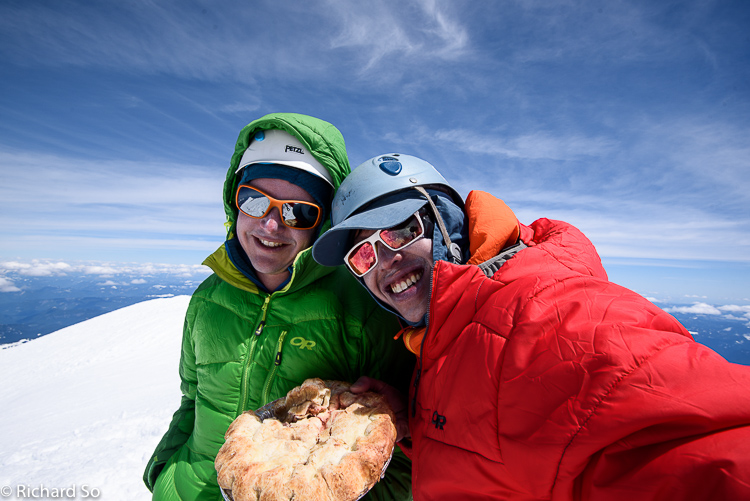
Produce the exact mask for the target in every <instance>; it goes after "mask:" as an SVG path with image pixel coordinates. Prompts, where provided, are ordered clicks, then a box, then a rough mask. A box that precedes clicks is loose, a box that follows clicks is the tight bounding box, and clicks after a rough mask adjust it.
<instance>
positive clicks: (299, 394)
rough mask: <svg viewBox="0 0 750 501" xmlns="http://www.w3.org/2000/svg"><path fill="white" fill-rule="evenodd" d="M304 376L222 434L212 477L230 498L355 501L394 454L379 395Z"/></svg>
mask: <svg viewBox="0 0 750 501" xmlns="http://www.w3.org/2000/svg"><path fill="white" fill-rule="evenodd" d="M349 387H350V385H349V384H348V383H344V382H341V381H323V380H321V379H308V380H306V381H305V382H304V383H302V385H301V386H298V387H297V388H294V389H292V390H291V391H290V392H289V393H288V394H287V396H286V397H285V398H281V399H279V400H276V401H274V402H271V403H270V404H268V405H266V406H264V407H262V408H260V409H258V410H257V411H247V412H245V413H244V414H241V415H240V416H239V417H237V419H235V420H234V422H233V423H232V424H231V426H230V427H229V429H228V430H227V432H226V434H225V435H224V438H225V442H224V445H223V446H222V447H221V449H220V450H219V453H218V455H217V456H216V462H215V466H216V472H217V474H218V481H219V486H220V487H221V489H222V493H223V494H224V497H225V498H227V499H229V500H230V501H231V500H233V501H256V500H262V501H277V500H279V501H281V500H286V501H288V500H292V499H293V500H294V501H323V500H325V501H355V500H357V499H359V498H361V497H362V496H363V495H364V494H365V493H367V491H368V490H370V489H371V488H372V486H373V485H375V483H376V482H377V481H378V480H380V479H381V478H382V476H383V474H384V472H385V468H386V466H388V462H389V461H390V458H391V455H392V454H393V447H394V444H395V440H396V428H395V426H394V422H395V417H394V415H393V412H392V410H391V409H390V407H389V406H388V404H387V403H386V400H385V398H384V397H383V396H382V395H379V394H377V393H369V392H368V393H363V394H358V395H357V394H353V393H351V392H349V391H348V390H349Z"/></svg>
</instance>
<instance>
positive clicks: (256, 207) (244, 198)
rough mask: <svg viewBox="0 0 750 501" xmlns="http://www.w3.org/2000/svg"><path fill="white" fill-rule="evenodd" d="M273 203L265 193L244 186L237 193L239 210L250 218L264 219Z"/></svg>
mask: <svg viewBox="0 0 750 501" xmlns="http://www.w3.org/2000/svg"><path fill="white" fill-rule="evenodd" d="M270 205H271V201H270V200H269V199H268V197H266V196H265V195H264V194H263V193H260V192H257V191H255V190H254V189H252V188H248V187H246V186H242V187H241V188H240V190H239V192H237V208H238V209H240V210H241V211H242V212H244V213H245V214H247V215H248V216H250V217H263V216H264V215H265V214H266V212H267V211H268V207H269V206H270Z"/></svg>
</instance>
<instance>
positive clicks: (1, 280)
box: [0, 277, 21, 292]
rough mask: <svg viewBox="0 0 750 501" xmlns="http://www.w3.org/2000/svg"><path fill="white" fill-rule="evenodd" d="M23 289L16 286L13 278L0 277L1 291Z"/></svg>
mask: <svg viewBox="0 0 750 501" xmlns="http://www.w3.org/2000/svg"><path fill="white" fill-rule="evenodd" d="M20 290H21V289H19V288H18V287H16V286H15V284H14V283H13V281H12V280H8V279H7V278H5V277H0V292H19V291H20Z"/></svg>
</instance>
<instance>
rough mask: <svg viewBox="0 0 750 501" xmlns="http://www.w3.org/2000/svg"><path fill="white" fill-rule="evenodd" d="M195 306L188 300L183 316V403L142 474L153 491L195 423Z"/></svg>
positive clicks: (181, 368)
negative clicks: (166, 466) (193, 336)
mask: <svg viewBox="0 0 750 501" xmlns="http://www.w3.org/2000/svg"><path fill="white" fill-rule="evenodd" d="M195 308H196V307H195V304H194V303H193V301H191V303H190V306H189V307H188V312H187V314H186V315H185V324H184V327H183V333H182V353H181V355H180V380H181V383H180V390H181V391H182V402H181V404H180V408H179V409H177V412H175V413H174V415H173V416H172V422H171V423H170V424H169V428H168V429H167V432H166V433H165V434H164V436H163V437H162V439H161V441H160V442H159V444H158V445H157V446H156V450H155V451H154V453H153V454H151V459H149V462H148V464H147V465H146V470H145V471H144V473H143V481H144V483H145V484H146V486H147V487H148V489H149V490H150V491H152V492H153V490H154V485H155V484H156V479H157V478H158V476H159V474H160V473H161V471H162V469H163V468H164V465H165V464H166V463H167V461H169V458H171V457H172V455H173V454H174V453H175V452H177V450H178V449H179V448H180V447H182V446H183V445H184V444H185V442H187V440H188V438H189V437H190V435H191V433H192V432H193V425H194V424H195V393H196V388H197V383H198V379H197V376H196V370H195V352H194V349H193V340H192V335H191V333H192V327H193V323H194V310H195Z"/></svg>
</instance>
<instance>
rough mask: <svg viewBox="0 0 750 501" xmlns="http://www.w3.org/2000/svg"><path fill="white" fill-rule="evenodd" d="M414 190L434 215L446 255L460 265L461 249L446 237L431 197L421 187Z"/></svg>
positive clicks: (445, 231) (445, 230)
mask: <svg viewBox="0 0 750 501" xmlns="http://www.w3.org/2000/svg"><path fill="white" fill-rule="evenodd" d="M414 189H415V190H417V191H419V192H420V193H421V194H422V195H424V196H425V197H427V202H428V203H429V204H430V207H431V208H432V213H433V214H435V221H436V222H437V224H438V227H439V228H440V233H442V234H443V241H444V242H445V245H446V246H448V254H450V258H451V261H452V262H453V264H461V248H460V247H459V246H458V244H455V243H453V242H451V238H450V237H449V236H448V230H447V229H446V228H445V223H444V222H443V218H442V217H441V216H440V212H438V210H437V207H435V202H433V201H432V197H430V195H429V193H427V190H425V189H424V188H423V187H421V186H414Z"/></svg>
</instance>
